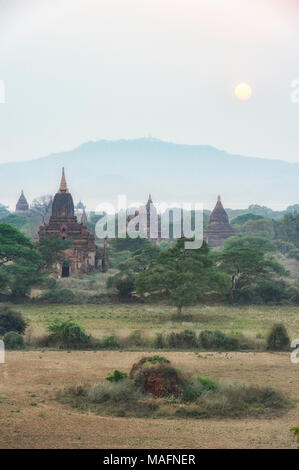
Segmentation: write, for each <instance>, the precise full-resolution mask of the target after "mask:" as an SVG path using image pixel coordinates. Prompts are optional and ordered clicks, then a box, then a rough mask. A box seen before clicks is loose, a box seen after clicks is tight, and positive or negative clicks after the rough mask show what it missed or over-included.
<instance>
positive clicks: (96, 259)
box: [35, 168, 107, 277]
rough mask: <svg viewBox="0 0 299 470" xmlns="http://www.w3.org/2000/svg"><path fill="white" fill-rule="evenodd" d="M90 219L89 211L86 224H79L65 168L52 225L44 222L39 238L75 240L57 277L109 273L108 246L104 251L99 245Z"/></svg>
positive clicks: (55, 202)
mask: <svg viewBox="0 0 299 470" xmlns="http://www.w3.org/2000/svg"><path fill="white" fill-rule="evenodd" d="M86 222H87V217H86V214H85V210H84V212H83V215H82V221H81V223H79V222H78V221H77V217H76V216H75V212H74V202H73V198H72V195H71V194H70V193H69V190H68V188H67V184H66V179H65V174H64V168H63V169H62V177H61V183H60V188H59V191H58V192H57V193H56V194H55V197H54V199H53V204H52V214H51V216H50V220H49V223H48V224H46V223H42V224H41V226H40V228H39V231H38V234H37V236H36V238H35V240H36V241H39V240H40V239H41V238H43V237H50V236H53V235H56V236H58V237H59V238H61V239H62V240H65V239H67V238H71V239H72V241H73V244H72V246H71V248H69V249H67V250H66V251H65V253H66V261H65V262H64V263H63V265H59V264H58V265H57V269H56V275H57V277H69V276H72V275H73V274H74V273H76V272H79V273H85V274H87V273H88V272H90V271H92V270H94V269H99V270H101V271H106V268H107V259H106V246H105V242H104V249H103V251H102V252H101V251H100V250H99V249H98V247H97V245H96V243H95V237H94V234H93V233H92V232H91V231H90V230H88V229H87V227H86Z"/></svg>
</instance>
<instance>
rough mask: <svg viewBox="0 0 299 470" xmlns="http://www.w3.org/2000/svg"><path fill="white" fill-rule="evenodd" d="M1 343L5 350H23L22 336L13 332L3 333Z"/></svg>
mask: <svg viewBox="0 0 299 470" xmlns="http://www.w3.org/2000/svg"><path fill="white" fill-rule="evenodd" d="M3 341H4V344H5V348H6V349H23V348H24V346H25V345H24V338H23V336H22V335H20V334H19V333H16V332H15V331H9V332H8V333H5V335H4V336H3Z"/></svg>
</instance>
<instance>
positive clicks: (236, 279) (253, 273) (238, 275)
mask: <svg viewBox="0 0 299 470" xmlns="http://www.w3.org/2000/svg"><path fill="white" fill-rule="evenodd" d="M275 251H276V247H275V245H274V244H273V243H272V242H270V241H269V240H267V239H265V238H260V237H242V238H238V237H232V238H229V239H228V240H226V242H225V243H224V248H223V250H222V252H219V253H217V254H215V257H216V259H217V262H218V266H219V269H220V270H222V271H223V272H225V273H227V274H229V276H230V278H231V298H232V301H236V300H237V299H238V296H239V294H240V293H241V292H242V291H244V290H246V289H248V288H249V287H250V286H252V285H257V283H258V282H261V281H263V282H265V281H270V280H271V279H274V276H275V275H276V274H280V275H282V274H285V270H284V268H283V266H281V265H280V264H279V263H278V262H277V261H276V260H275V259H274V257H273V253H274V252H275Z"/></svg>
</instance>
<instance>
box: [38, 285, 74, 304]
mask: <svg viewBox="0 0 299 470" xmlns="http://www.w3.org/2000/svg"><path fill="white" fill-rule="evenodd" d="M75 297H76V296H75V294H74V292H73V291H72V290H71V289H67V288H62V289H53V290H49V291H48V292H46V293H45V294H44V296H43V299H45V300H47V301H48V302H51V303H53V304H71V303H72V302H74V300H75Z"/></svg>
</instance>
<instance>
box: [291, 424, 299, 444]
mask: <svg viewBox="0 0 299 470" xmlns="http://www.w3.org/2000/svg"><path fill="white" fill-rule="evenodd" d="M290 431H291V432H292V433H293V434H294V436H295V437H296V439H297V442H298V444H299V426H293V427H292V428H291V429H290Z"/></svg>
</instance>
